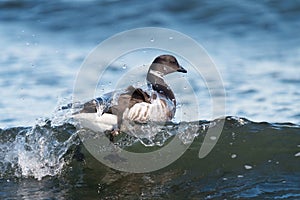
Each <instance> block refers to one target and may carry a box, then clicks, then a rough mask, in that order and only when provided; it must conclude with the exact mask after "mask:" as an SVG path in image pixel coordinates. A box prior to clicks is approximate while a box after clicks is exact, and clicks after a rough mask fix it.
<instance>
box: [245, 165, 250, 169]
mask: <svg viewBox="0 0 300 200" xmlns="http://www.w3.org/2000/svg"><path fill="white" fill-rule="evenodd" d="M244 167H245V169H252V166H251V165H244Z"/></svg>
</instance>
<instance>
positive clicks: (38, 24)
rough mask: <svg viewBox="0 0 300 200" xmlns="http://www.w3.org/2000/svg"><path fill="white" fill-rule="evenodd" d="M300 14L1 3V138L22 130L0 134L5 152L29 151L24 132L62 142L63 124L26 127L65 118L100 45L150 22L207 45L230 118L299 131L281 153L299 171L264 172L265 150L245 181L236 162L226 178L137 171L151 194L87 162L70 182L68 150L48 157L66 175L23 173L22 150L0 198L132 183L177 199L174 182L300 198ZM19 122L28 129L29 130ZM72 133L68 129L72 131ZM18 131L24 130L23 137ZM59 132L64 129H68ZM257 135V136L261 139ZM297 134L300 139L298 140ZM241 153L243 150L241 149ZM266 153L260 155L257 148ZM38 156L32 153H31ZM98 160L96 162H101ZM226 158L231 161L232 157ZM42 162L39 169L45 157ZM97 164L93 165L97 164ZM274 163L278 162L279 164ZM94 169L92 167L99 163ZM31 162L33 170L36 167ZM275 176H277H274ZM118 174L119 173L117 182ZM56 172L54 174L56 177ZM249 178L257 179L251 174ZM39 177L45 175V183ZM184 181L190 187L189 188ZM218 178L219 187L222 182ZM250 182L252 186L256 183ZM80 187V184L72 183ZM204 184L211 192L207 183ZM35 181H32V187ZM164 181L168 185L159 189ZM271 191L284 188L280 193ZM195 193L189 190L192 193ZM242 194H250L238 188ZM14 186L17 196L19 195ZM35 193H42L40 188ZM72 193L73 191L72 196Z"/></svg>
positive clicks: (134, 2) (64, 1)
mask: <svg viewBox="0 0 300 200" xmlns="http://www.w3.org/2000/svg"><path fill="white" fill-rule="evenodd" d="M299 18H300V1H289V0H288V1H279V0H278V1H276V0H272V1H256V2H254V1H246V0H243V1H234V0H226V1H208V0H207V1H197V0H186V1H171V0H162V1H151V2H147V1H138V0H129V1H118V0H102V1H96V0H89V1H84V0H76V1H68V0H57V1H33V0H28V1H11V0H4V1H1V2H0V38H1V40H0V52H1V54H0V91H1V92H2V98H1V99H0V128H1V129H2V130H3V131H2V130H1V134H3V133H7V132H5V131H4V129H6V130H7V131H8V132H12V133H13V135H18V137H17V138H15V136H10V138H11V140H14V142H12V143H10V142H11V141H7V140H4V139H3V137H4V136H3V135H1V136H0V138H2V139H1V141H2V144H1V146H0V147H1V148H0V149H1V153H2V155H1V156H4V157H5V155H6V154H7V151H6V150H5V149H6V148H7V147H12V146H14V148H15V151H16V152H18V151H17V150H18V148H21V149H22V147H21V146H22V144H23V143H22V141H23V140H22V137H23V136H24V135H26V133H27V135H28V134H29V133H30V134H33V135H34V136H36V137H38V136H40V135H43V134H46V133H47V134H50V136H49V137H48V136H47V137H46V140H47V141H48V140H49V141H51V142H54V143H55V141H56V138H55V137H54V136H55V134H56V133H55V134H54V136H53V135H51V133H52V132H53V131H54V130H56V129H54V130H52V129H51V128H47V126H46V128H42V131H40V132H38V133H37V132H35V131H33V132H32V131H31V132H30V131H29V133H28V130H27V129H28V128H27V127H35V125H36V124H39V125H40V124H41V123H42V122H43V121H44V120H45V119H47V118H50V119H51V120H52V121H53V120H54V121H55V120H57V121H59V120H61V118H60V116H57V115H58V114H57V108H59V107H60V106H61V105H64V104H66V103H68V102H70V101H71V99H72V91H73V86H74V82H75V80H76V76H77V73H78V71H79V69H80V66H81V64H82V62H83V60H84V59H85V57H86V56H87V55H88V54H89V52H91V51H92V50H93V49H94V48H95V47H96V45H98V44H99V43H100V42H102V41H103V40H105V39H107V38H108V37H110V36H112V35H114V34H117V33H119V32H122V31H126V30H129V29H133V28H140V27H149V26H152V27H163V28H170V29H174V30H176V31H180V32H182V33H184V34H186V35H188V36H190V37H191V38H193V39H194V40H196V41H197V42H198V43H199V44H200V45H202V46H203V48H204V49H205V50H206V52H207V53H208V55H209V56H210V57H211V59H212V60H213V62H214V63H215V65H216V68H217V69H218V71H219V72H220V75H221V77H222V80H223V83H224V86H225V91H226V115H227V116H238V117H240V118H241V117H245V118H247V119H248V120H251V121H255V122H267V123H269V124H267V125H266V127H265V128H264V129H263V130H265V129H267V131H266V132H264V131H262V134H271V133H273V128H274V127H273V123H279V125H278V126H279V128H278V129H280V130H282V132H280V134H283V133H284V132H292V133H291V135H292V136H293V137H292V138H288V139H287V141H289V142H286V143H285V141H282V142H283V143H285V144H286V145H285V146H286V154H284V153H283V152H285V149H284V147H282V148H283V149H282V151H279V150H278V151H279V152H280V153H283V154H282V156H283V157H285V156H287V155H290V156H292V157H291V158H290V159H288V160H287V161H286V160H284V159H283V160H281V162H280V163H282V162H289V163H291V166H294V167H293V168H292V169H289V168H288V167H286V168H285V166H281V165H280V164H279V166H280V167H279V168H276V169H275V168H274V173H275V174H278V176H277V177H273V178H274V179H272V177H271V178H268V177H267V176H264V174H265V173H266V172H265V168H267V167H266V165H267V164H266V163H268V160H272V159H270V158H268V156H266V157H263V158H262V161H260V162H256V163H257V165H258V166H259V167H258V168H260V169H262V170H257V171H255V170H254V172H253V174H251V173H249V174H247V175H244V176H245V177H246V178H245V179H243V178H237V177H238V175H240V173H243V172H240V171H239V169H237V168H236V166H237V165H234V166H235V167H232V168H230V167H229V168H230V170H228V171H229V172H228V174H227V172H226V170H225V172H224V174H225V175H224V174H222V173H220V174H218V175H212V174H211V173H209V172H207V173H204V174H202V175H201V174H198V173H195V171H194V169H193V167H188V170H187V171H188V172H189V173H190V174H189V176H187V178H186V177H185V178H183V179H180V178H178V177H180V175H181V174H184V172H183V171H184V170H183V171H180V169H179V171H176V170H177V169H176V166H175V167H171V169H170V171H167V172H166V173H165V172H162V173H158V175H157V174H150V175H144V176H143V175H129V180H131V182H132V183H134V182H136V181H137V180H139V179H140V178H141V179H142V180H144V181H142V182H139V183H141V184H143V183H145V184H146V185H147V184H148V185H149V186H150V187H151V188H153V190H152V191H151V190H147V189H145V188H139V189H136V188H135V186H134V184H133V186H132V187H129V186H128V185H126V183H125V182H124V181H122V180H121V179H122V178H120V177H123V176H124V175H122V174H121V175H120V174H118V173H117V172H116V173H114V172H109V173H108V174H110V175H111V176H112V178H108V179H109V180H110V179H111V180H115V179H116V180H121V181H117V182H116V185H114V184H112V182H113V181H107V182H105V181H99V180H97V179H96V178H95V179H93V175H94V173H96V174H97V175H99V177H102V176H104V175H103V173H104V171H103V170H100V171H101V172H99V173H97V172H93V173H91V174H89V173H87V172H83V171H84V170H85V169H86V168H85V167H82V168H81V167H80V166H81V164H76V165H74V166H73V165H71V166H72V167H73V168H76V167H77V170H78V171H79V172H78V174H81V175H82V176H83V177H84V176H87V177H88V178H86V179H84V180H80V177H79V176H75V178H72V173H73V172H70V170H69V168H70V166H69V165H67V164H63V166H60V165H58V163H59V161H60V160H57V159H56V158H55V156H58V155H65V153H64V152H60V154H55V153H54V154H51V155H50V157H51V159H53V160H51V163H52V164H53V165H54V167H53V168H54V169H57V170H58V171H59V173H56V172H55V170H54V171H51V170H50V171H46V172H45V171H34V172H30V171H27V172H28V173H26V172H24V169H23V172H22V170H21V171H18V170H20V168H22V166H23V165H22V163H21V164H20V162H16V160H21V158H25V160H23V161H24V162H25V163H26V162H27V161H28V160H26V159H28V157H26V154H25V157H24V155H23V157H20V155H19V154H13V156H12V157H7V156H6V157H5V158H6V159H8V160H6V161H7V162H8V163H15V164H16V163H19V165H20V166H15V168H14V166H13V167H12V169H9V170H8V171H7V168H5V169H3V166H5V167H8V166H7V165H6V164H4V163H1V165H0V167H2V168H1V176H0V177H5V178H3V179H1V181H0V185H1V188H7V189H6V190H5V191H2V190H1V193H0V197H1V198H2V197H3V198H4V199H5V198H18V197H24V198H34V197H38V195H41V197H42V198H51V197H53V194H56V193H57V192H58V193H60V195H61V198H66V199H68V198H74V195H75V196H76V194H77V193H76V192H75V191H76V189H74V188H76V187H77V188H79V189H78V190H79V191H82V190H84V189H87V196H90V197H91V198H96V197H99V196H97V190H99V191H100V192H99V191H98V192H99V193H102V194H103V195H104V197H108V198H109V197H110V196H109V194H110V192H111V191H117V192H116V193H114V195H113V197H116V196H118V194H117V193H118V192H119V194H120V196H119V197H120V198H121V197H124V196H122V195H121V194H124V195H125V194H126V192H124V191H119V190H118V189H116V187H121V186H127V187H129V188H128V190H127V192H128V193H129V194H131V195H129V197H128V198H130V197H132V198H139V199H142V198H143V196H142V193H143V192H144V194H145V198H146V199H147V198H151V195H150V194H152V195H154V197H157V198H163V197H166V198H173V197H176V195H175V196H172V195H173V193H175V194H177V193H176V190H177V189H176V188H180V189H178V191H179V192H178V196H179V197H182V198H183V197H190V198H192V197H202V198H206V199H210V198H217V199H218V198H226V197H227V196H229V197H231V198H251V197H254V198H255V197H257V198H259V196H260V195H261V196H260V197H264V198H266V197H270V198H274V197H276V198H277V199H284V198H291V199H297V198H300V197H299V194H300V192H299V191H300V189H299V188H300V186H299V173H300V169H299V167H296V166H299V165H298V164H299V156H295V155H297V153H298V152H299V145H300V141H299V127H298V126H299V124H300V109H299V108H300V101H299V97H300V92H299V86H300V68H299V66H300V37H299V36H298V35H299V30H300V21H299ZM149 39H150V38H149ZM182 45H184V44H182ZM179 48H180V47H179ZM147 59H148V60H150V61H151V60H152V59H153V58H152V57H150V56H149V57H147V56H145V60H147ZM132 62H134V61H133V60H128V63H126V65H134V63H132ZM108 73H111V74H109V76H111V77H113V78H114V77H118V76H120V74H116V72H115V71H113V70H112V71H111V72H108ZM107 87H109V85H108V86H107ZM200 96H201V95H200ZM201 97H202V99H200V103H201V100H202V102H203V104H205V102H206V100H205V99H204V98H205V95H203V96H201ZM202 111H203V112H202V114H200V118H199V119H196V120H212V119H208V116H209V115H208V113H206V112H205V109H203V110H202ZM60 122H61V121H60ZM60 122H57V123H58V124H59V123H60ZM283 123H284V124H283ZM250 124H252V123H250ZM60 125H61V124H60ZM252 125H253V127H252V128H251V127H250V128H249V127H245V131H246V134H250V135H251V136H249V137H250V138H252V137H254V136H253V135H252V134H251V131H253V130H256V129H257V127H258V124H255V123H254V122H253V124H252ZM62 126H63V127H64V126H67V125H62ZM287 126H288V127H289V126H291V127H294V129H293V128H292V129H293V130H290V129H285V128H286V127H287ZM17 127H20V129H21V130H19V129H18V128H17ZM42 127H43V126H42ZM48 129H50V132H49V131H48ZM65 129H67V130H68V128H65ZM229 129H230V127H229ZM274 129H276V126H275V128H274ZM20 131H21V132H22V131H23V132H24V133H20ZM235 131H241V130H232V131H230V130H229V131H228V132H229V133H231V132H235ZM61 132H62V133H63V134H66V133H65V132H64V131H61ZM72 133H73V132H72ZM241 133H242V131H241ZM30 134H29V135H30ZM36 134H37V135H36ZM47 134H46V135H47ZM24 137H25V136H24ZM53 137H54V138H53ZM66 137H67V138H68V137H69V136H66ZM258 137H259V136H258ZM254 138H255V137H254ZM254 138H252V139H253V140H254ZM256 139H257V138H256ZM281 139H282V138H278V137H276V136H274V135H272V134H271V136H270V141H267V142H265V143H262V144H260V145H259V146H261V147H263V146H264V145H266V144H267V145H269V144H272V143H273V142H274V141H277V140H281ZM293 139H294V142H295V144H291V141H293ZM282 140H283V139H282ZM23 142H24V141H23ZM76 144H77V141H76V142H74V141H72V142H71V143H70V144H65V145H66V146H61V149H68V148H71V147H70V146H72V145H76ZM11 145H12V146H11ZM18 145H19V146H18ZM253 145H254V143H253ZM297 145H298V146H297ZM250 146H251V144H250ZM276 147H278V146H276ZM19 150H20V149H19ZM239 150H241V149H239ZM241 151H242V150H241ZM262 151H263V150H262ZM278 151H276V150H272V151H271V152H273V153H274V154H275V153H278ZM217 152H218V151H217ZM235 153H236V154H238V152H235ZM259 153H260V151H258V152H256V153H255V154H259ZM255 154H252V155H255ZM271 154H272V153H270V155H271ZM33 155H34V154H33ZM47 155H48V154H47ZM268 155H269V154H268ZM18 156H19V157H18ZM30 156H31V154H30ZM30 156H29V158H31V157H30ZM33 157H34V156H33ZM187 157H189V156H187ZM279 157H280V156H279ZM279 157H278V159H279ZM249 158H251V156H250V157H249ZM280 159H282V157H280ZM280 159H279V160H280ZM66 160H68V159H66ZM250 160H251V159H250ZM272 161H273V160H272ZM34 162H38V160H35V161H34ZM41 162H42V163H44V160H43V159H42V161H41ZM91 162H92V163H94V162H95V161H91ZM224 162H225V163H227V162H229V161H227V160H225V161H224ZM241 163H242V164H241V165H242V166H243V165H246V164H247V162H246V161H245V162H243V161H241ZM23 164H24V163H23ZM35 164H37V165H38V163H35ZM16 165H18V164H16ZM77 165H79V166H77ZM91 165H93V167H94V165H96V164H91ZM178 165H179V166H181V167H179V168H183V167H182V166H183V163H182V164H178ZM196 165H197V163H196ZM200 165H202V163H201V164H200ZM66 166H67V167H66ZM274 166H276V162H275V164H274ZM10 167H11V166H10ZM60 167H61V168H60ZM93 167H91V168H92V169H94V168H93ZM33 168H34V169H35V167H33ZM87 168H89V167H87ZM212 168H213V172H218V171H224V170H222V164H220V166H214V167H212ZM256 169H257V168H256ZM62 171H64V172H65V173H66V174H65V175H62V177H59V176H57V174H61V172H62ZM35 173H36V174H35ZM195 174H197V177H199V178H195V179H192V178H191V177H193V175H195ZM168 175H169V176H170V177H176V180H178V181H177V182H176V181H174V182H171V183H170V182H168V181H166V182H165V183H166V184H164V183H163V181H161V179H162V177H168ZM227 175H228V176H227ZM267 175H270V174H268V173H267ZM116 176H117V178H115V177H116ZM141 176H143V177H141ZM247 176H248V177H247ZM20 177H21V178H20ZM28 177H29V178H28ZM49 177H54V178H53V180H52V179H51V178H50V180H49ZM125 177H127V176H125ZM200 177H201V178H200ZM203 177H204V178H203ZM251 177H254V178H253V180H252V179H251ZM202 178H203V179H202ZM210 178H211V180H210ZM36 179H42V180H41V181H40V182H39V181H37V180H36ZM74 179H76V180H74ZM150 179H151V180H152V179H153V181H150ZM166 179H167V178H166ZM186 179H187V180H188V181H187V183H188V184H184V183H185V180H186ZM231 179H232V180H233V181H232V182H240V181H241V183H240V185H243V184H245V185H246V186H245V188H242V186H238V184H237V185H233V186H231V183H230V184H225V186H224V187H222V181H224V180H225V182H226V180H231ZM106 180H107V179H106ZM146 180H147V181H146ZM237 180H238V181H237ZM80 181H81V182H80ZM284 181H285V182H284ZM289 181H290V182H289ZM62 182H67V183H66V185H67V186H66V188H68V189H66V188H64V186H62ZM103 182H104V183H105V184H104V183H103ZM215 182H216V184H219V186H216V185H214V184H215ZM250 182H251V184H249V183H250ZM283 182H284V183H286V182H287V184H290V185H289V186H288V187H287V188H288V189H286V190H285V188H286V184H284V183H283ZM75 183H76V184H77V185H76V186H74V188H73V184H75ZM156 183H157V184H156ZM226 183H228V181H227V182H226ZM97 184H100V185H101V184H104V186H103V187H104V188H102V189H101V186H97ZM199 184H200V185H201V186H203V185H204V186H206V187H207V188H205V187H201V188H199V187H198V185H199ZM28 185H31V186H30V187H29V188H28ZM159 186H161V188H163V189H162V190H159ZM48 187H49V188H52V190H50V189H49V190H50V192H49V191H48V193H47V190H45V188H48ZM53 188H54V189H53ZM95 188H96V189H95ZM97 188H98V189H97ZM99 188H100V189H99ZM270 188H271V189H270ZM272 188H277V189H278V188H279V189H278V190H276V189H275V190H272ZM189 190H191V191H192V194H190V196H188V194H187V193H186V191H189ZM241 190H242V191H243V192H239V191H241ZM9 191H18V192H17V193H14V192H13V193H11V192H9ZM35 191H40V193H37V192H35ZM70 191H71V192H70ZM262 191H263V192H262ZM276 191H277V192H276ZM284 191H286V192H284ZM64 192H66V194H65V195H64ZM136 192H137V193H138V194H140V195H138V196H134V195H133V194H134V193H136ZM261 192H262V193H261ZM165 193H166V194H165ZM14 194H16V196H14ZM181 194H182V196H181ZM35 195H37V196H35ZM72 195H73V196H72ZM155 195H156V196H155ZM164 195H165V196H164ZM125 196H126V195H125ZM113 197H112V198H113Z"/></svg>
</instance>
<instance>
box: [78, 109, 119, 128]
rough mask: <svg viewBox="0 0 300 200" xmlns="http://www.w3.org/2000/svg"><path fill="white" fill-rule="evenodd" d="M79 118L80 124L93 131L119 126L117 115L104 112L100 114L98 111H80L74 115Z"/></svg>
mask: <svg viewBox="0 0 300 200" xmlns="http://www.w3.org/2000/svg"><path fill="white" fill-rule="evenodd" d="M74 118H75V119H77V120H79V122H80V125H81V126H82V127H84V128H89V129H91V130H93V131H97V132H98V131H100V132H104V131H106V130H112V129H113V128H116V127H117V123H118V119H117V116H116V115H113V114H108V113H104V114H103V115H101V116H99V115H97V114H96V113H79V114H77V115H75V116H74Z"/></svg>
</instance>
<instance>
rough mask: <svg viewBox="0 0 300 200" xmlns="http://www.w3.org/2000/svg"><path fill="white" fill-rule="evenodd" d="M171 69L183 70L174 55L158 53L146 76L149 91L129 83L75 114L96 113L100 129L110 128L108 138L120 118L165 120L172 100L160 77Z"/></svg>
mask: <svg viewBox="0 0 300 200" xmlns="http://www.w3.org/2000/svg"><path fill="white" fill-rule="evenodd" d="M173 72H182V73H186V72H187V71H186V70H185V69H184V68H183V67H181V66H180V65H179V63H178V62H177V60H176V58H175V57H174V56H172V55H161V56H158V57H156V58H155V59H154V61H153V62H152V64H151V65H150V68H149V70H148V73H147V78H146V80H147V84H148V87H149V89H150V91H151V92H147V91H144V90H142V89H141V88H135V87H133V86H129V87H128V88H127V89H126V90H125V91H124V92H121V93H117V92H112V93H109V94H106V95H104V96H102V97H100V98H96V99H93V100H91V101H89V102H87V103H85V104H84V105H83V108H82V110H81V111H79V113H78V114H85V113H97V114H98V116H97V117H96V118H98V119H97V120H96V121H95V122H96V123H101V124H102V125H101V127H102V129H106V130H111V135H110V136H111V140H113V137H114V136H116V135H118V134H119V131H120V129H121V125H122V121H123V120H129V121H134V122H139V123H147V122H149V121H155V122H165V121H169V120H171V119H172V118H173V117H174V115H175V111H176V99H175V96H174V93H173V92H172V90H171V89H170V87H169V86H168V85H167V84H166V82H165V81H164V76H165V75H167V74H170V73H173Z"/></svg>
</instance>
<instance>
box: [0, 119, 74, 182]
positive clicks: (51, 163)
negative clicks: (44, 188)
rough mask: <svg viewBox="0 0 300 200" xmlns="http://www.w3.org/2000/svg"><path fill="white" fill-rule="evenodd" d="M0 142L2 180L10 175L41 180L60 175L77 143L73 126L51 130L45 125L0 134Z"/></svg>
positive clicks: (50, 127) (4, 131)
mask: <svg viewBox="0 0 300 200" xmlns="http://www.w3.org/2000/svg"><path fill="white" fill-rule="evenodd" d="M71 132H73V133H71ZM70 133H71V134H70ZM0 141H1V144H0V151H1V154H0V159H1V162H0V173H1V177H5V176H7V175H12V176H14V177H18V178H21V177H34V178H36V179H38V180H41V179H42V178H43V177H45V176H56V175H59V174H60V173H61V172H62V171H63V168H64V166H65V165H66V164H67V163H68V160H69V158H68V157H67V156H66V154H67V151H68V150H69V149H70V148H71V146H72V145H76V144H78V141H79V140H78V139H77V134H76V132H75V129H74V127H73V126H72V125H69V126H66V125H64V126H61V127H52V126H51V124H50V122H48V123H46V124H45V125H39V124H36V125H35V126H33V127H28V128H21V127H20V128H15V129H8V130H1V134H0Z"/></svg>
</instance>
